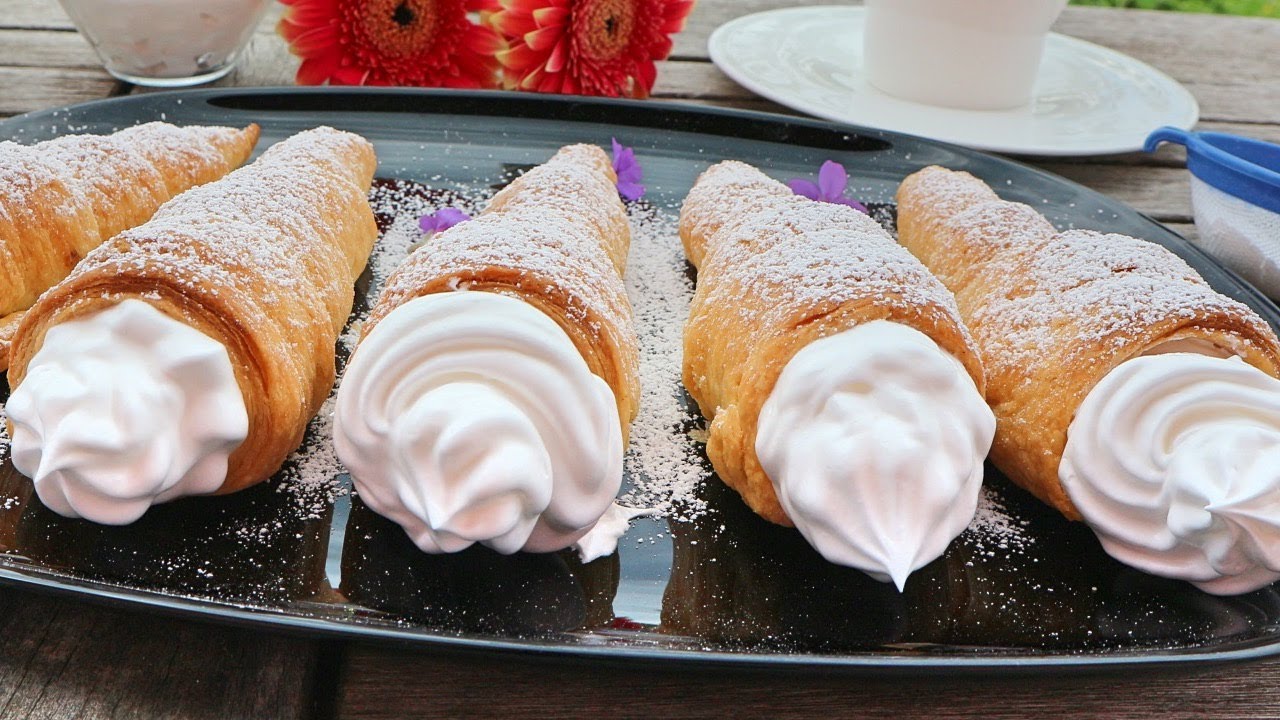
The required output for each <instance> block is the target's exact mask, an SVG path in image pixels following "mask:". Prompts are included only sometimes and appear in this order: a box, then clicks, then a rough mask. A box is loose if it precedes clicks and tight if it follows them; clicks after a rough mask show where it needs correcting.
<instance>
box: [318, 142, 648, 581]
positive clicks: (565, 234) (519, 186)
mask: <svg viewBox="0 0 1280 720" xmlns="http://www.w3.org/2000/svg"><path fill="white" fill-rule="evenodd" d="M614 183H615V176H614V172H613V168H612V167H611V164H610V162H609V159H608V157H607V156H606V155H605V154H604V152H603V151H601V150H600V148H598V147H595V146H590V145H572V146H569V147H565V148H563V149H561V150H560V151H559V152H558V153H556V155H555V156H554V157H552V158H551V159H550V160H549V161H547V162H546V163H544V164H543V165H540V166H538V167H536V168H533V169H532V170H530V171H529V172H527V173H525V174H524V175H522V176H521V177H520V178H518V179H517V180H516V181H515V182H513V183H511V184H510V185H509V186H507V187H506V188H504V189H503V190H502V191H500V192H499V193H497V195H495V196H494V197H493V199H492V200H491V201H490V203H489V205H488V207H487V209H486V210H485V211H484V212H483V213H481V214H480V215H479V216H477V217H476V218H475V219H474V220H470V221H468V222H464V223H462V224H460V225H455V226H454V227H452V228H450V229H448V230H445V231H443V232H441V233H438V234H436V235H435V236H433V237H431V238H429V239H428V240H427V241H426V242H425V243H424V244H423V246H422V247H421V248H420V249H418V250H417V251H415V252H414V253H413V254H412V255H410V256H409V257H408V259H407V260H405V262H404V263H403V264H402V265H401V266H400V267H399V268H398V269H397V270H396V272H395V273H394V274H393V275H392V276H391V277H390V278H389V279H388V280H387V284H386V289H385V290H384V291H383V293H382V296H381V297H380V298H379V300H378V303H377V305H376V306H375V307H374V308H373V311H372V312H371V314H370V317H369V320H368V321H367V322H366V323H365V325H364V331H363V337H362V338H361V341H360V345H359V347H357V348H356V351H355V353H354V354H353V356H352V359H351V363H350V364H349V365H348V367H347V369H346V371H345V373H344V376H343V382H342V387H341V388H340V389H339V392H338V401H337V408H336V412H335V413H334V419H335V427H334V442H335V447H336V449H337V451H338V456H339V458H341V459H342V461H343V463H344V464H345V465H346V466H347V468H348V469H349V470H350V471H351V476H352V479H353V480H354V482H355V486H356V489H357V490H358V492H359V493H360V498H361V500H363V501H364V503H365V504H366V505H368V506H369V507H370V508H372V509H373V510H374V511H376V512H378V513H379V514H381V515H383V516H385V517H387V518H389V519H391V520H393V521H395V522H397V523H398V524H399V525H400V526H401V527H403V528H404V530H405V531H406V532H407V533H408V534H409V536H410V538H411V539H412V540H413V541H414V543H415V544H416V545H417V546H418V547H419V548H420V549H422V550H423V551H426V552H431V553H440V552H456V551H459V550H462V549H464V548H466V547H468V546H470V545H472V544H473V543H481V544H484V545H487V546H489V547H491V548H493V549H495V550H497V551H499V552H502V553H513V552H516V551H518V550H524V551H530V552H550V551H554V550H560V549H563V548H565V547H568V546H570V545H573V544H575V543H580V541H583V537H584V536H585V535H586V534H587V533H589V532H590V531H591V530H592V529H593V528H594V527H596V525H597V524H598V523H599V524H601V526H602V527H603V528H604V530H602V534H596V535H594V536H593V537H594V538H595V539H596V540H593V541H592V542H590V543H587V544H585V545H582V544H580V552H581V553H582V554H583V555H584V560H589V559H590V558H591V557H592V556H595V555H604V554H609V553H610V552H612V544H613V543H614V542H616V538H617V535H619V534H621V531H622V530H623V529H625V527H626V518H625V517H624V516H622V515H620V514H619V512H620V511H619V510H617V509H616V508H613V507H612V503H613V500H614V497H615V495H616V494H617V492H618V489H619V486H620V484H621V482H622V458H623V452H624V448H625V447H626V437H627V429H628V425H629V424H630V422H631V420H632V418H634V417H635V413H636V408H637V404H638V400H639V391H640V387H639V377H638V350H637V341H636V335H635V330H634V329H633V327H632V320H631V305H630V303H629V301H628V299H627V294H626V288H625V286H624V285H623V281H622V273H623V270H624V267H625V262H626V258H627V249H628V246H629V244H630V240H631V235H630V227H629V225H628V222H627V216H626V211H625V209H624V208H623V205H622V202H621V201H620V200H619V198H618V191H617V189H616V188H615V185H614ZM602 516H607V518H608V520H607V521H606V522H603V523H601V522H600V521H601V518H602ZM609 528H612V530H610V529H609ZM597 541H598V542H597ZM593 548H594V549H593Z"/></svg>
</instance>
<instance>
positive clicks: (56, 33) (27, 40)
mask: <svg viewBox="0 0 1280 720" xmlns="http://www.w3.org/2000/svg"><path fill="white" fill-rule="evenodd" d="M0 65H8V66H12V67H36V68H55V67H58V68H101V67H102V62H101V61H99V60H98V55H97V53H95V52H94V51H93V48H92V47H90V46H89V43H88V42H87V41H86V40H85V39H84V37H83V36H82V35H80V33H71V32H64V31H61V30H5V29H0Z"/></svg>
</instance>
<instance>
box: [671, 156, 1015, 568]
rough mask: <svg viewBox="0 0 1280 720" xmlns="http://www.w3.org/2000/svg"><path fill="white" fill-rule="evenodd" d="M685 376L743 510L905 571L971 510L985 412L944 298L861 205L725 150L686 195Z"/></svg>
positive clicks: (826, 546)
mask: <svg viewBox="0 0 1280 720" xmlns="http://www.w3.org/2000/svg"><path fill="white" fill-rule="evenodd" d="M680 234H681V237H682V239H683V241H684V246H685V250H686V254H687V255H688V257H689V259H690V261H691V262H693V263H694V264H695V265H696V266H697V268H698V282H697V290H696V292H695V294H694V298H693V305H692V308H691V311H690V315H689V321H688V324H687V325H686V326H685V343H684V383H685V387H686V388H687V389H688V391H689V394H690V395H692V396H693V398H694V400H696V401H697V403H698V407H699V408H701V410H702V413H703V415H705V416H706V417H707V419H708V420H709V421H710V426H709V433H708V440H707V455H708V456H709V457H710V459H711V462H712V465H714V467H715V470H716V472H717V474H719V476H720V478H721V479H723V480H724V482H725V483H726V484H728V485H729V486H730V487H732V488H734V489H735V490H737V491H738V492H739V493H740V494H741V495H742V497H743V499H744V500H745V501H746V503H747V505H749V506H750V507H751V508H752V509H753V510H755V511H756V512H757V513H758V514H760V515H761V516H762V517H764V518H765V519H767V520H770V521H772V522H775V523H779V524H783V525H793V524H794V525H795V526H797V527H798V528H799V529H800V531H801V532H802V533H803V534H804V535H805V537H806V538H807V539H808V540H809V541H810V543H811V544H812V545H814V547H815V548H817V549H818V550H819V551H820V552H822V553H823V555H824V556H826V557H827V558H828V559H829V560H831V561H833V562H837V563H840V564H844V565H851V566H854V567H858V568H860V569H863V570H865V571H867V572H868V573H871V574H872V575H873V576H875V577H878V578H880V579H888V578H890V577H892V578H893V579H894V580H895V581H897V582H898V583H899V585H901V582H902V581H904V580H905V578H906V575H907V573H909V572H910V571H911V570H913V569H915V568H918V567H920V566H921V565H922V564H924V563H925V562H928V561H929V560H932V559H933V558H935V557H937V555H939V554H941V552H942V551H943V550H944V549H945V548H946V545H947V543H948V542H950V540H951V539H952V538H954V537H955V535H956V534H958V533H959V532H961V531H962V530H963V529H964V527H965V526H966V525H967V524H968V523H969V521H970V519H972V517H973V512H974V508H975V506H976V503H977V497H978V490H979V488H980V486H981V481H982V460H983V457H984V456H985V454H986V450H987V447H988V446H989V444H990V435H991V432H992V431H993V430H994V421H993V420H992V419H991V417H990V412H989V410H988V409H987V408H986V406H985V405H984V404H983V402H982V395H981V389H982V387H983V371H982V365H981V362H980V361H979V359H978V356H977V353H976V351H975V349H974V347H973V345H972V341H971V339H970V337H969V333H968V331H967V330H966V329H965V327H964V325H963V323H962V322H961V321H960V318H959V314H958V312H957V310H956V307H955V301H954V300H953V299H952V298H951V296H950V294H949V293H948V292H947V291H946V289H945V288H943V286H942V284H941V283H940V282H938V280H937V279H936V278H934V277H933V276H932V275H930V274H929V272H928V271H927V270H926V269H925V268H924V266H923V265H921V264H920V262H919V261H918V260H916V259H915V258H913V257H912V256H911V255H910V253H907V252H905V251H904V250H903V249H902V248H901V247H899V246H898V245H897V244H896V243H894V242H893V240H892V238H890V237H889V235H888V233H886V232H885V231H884V230H883V229H882V228H881V227H880V226H879V224H877V223H876V222H875V221H874V220H872V219H871V218H869V217H868V216H867V215H865V214H863V213H861V212H859V211H857V210H854V209H852V208H849V207H845V206H842V205H836V204H832V203H825V202H818V201H813V200H808V199H806V198H803V197H799V196H797V195H794V194H793V193H792V192H791V191H790V190H789V189H788V188H787V187H786V186H784V185H782V184H781V183H779V182H777V181H775V180H772V179H770V178H769V177H767V176H765V175H764V174H763V173H761V172H760V171H759V170H756V169H755V168H753V167H751V166H749V165H746V164H743V163H740V162H734V161H728V162H723V163H720V164H718V165H715V166H713V167H711V168H710V169H708V170H707V171H706V172H704V173H703V174H702V176H701V177H700V178H699V179H698V181H697V184H695V185H694V187H693V190H692V191H691V192H690V193H689V195H688V197H687V198H686V199H685V202H684V207H683V209H682V211H681V217H680Z"/></svg>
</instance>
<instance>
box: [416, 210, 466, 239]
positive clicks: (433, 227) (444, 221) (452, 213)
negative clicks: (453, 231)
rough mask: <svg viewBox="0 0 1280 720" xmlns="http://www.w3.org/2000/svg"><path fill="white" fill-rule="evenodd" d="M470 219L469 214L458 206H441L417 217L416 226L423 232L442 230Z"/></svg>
mask: <svg viewBox="0 0 1280 720" xmlns="http://www.w3.org/2000/svg"><path fill="white" fill-rule="evenodd" d="M470 219H471V216H470V215H468V214H466V213H464V212H462V211H461V210H459V209H458V208H454V207H443V208H440V209H439V210H436V211H435V212H433V213H431V214H430V215H423V216H422V217H420V218H418V227H419V228H420V229H421V230H422V232H424V233H435V232H444V231H445V230H448V229H449V228H451V227H453V226H454V225H457V224H459V223H464V222H466V221H468V220H470Z"/></svg>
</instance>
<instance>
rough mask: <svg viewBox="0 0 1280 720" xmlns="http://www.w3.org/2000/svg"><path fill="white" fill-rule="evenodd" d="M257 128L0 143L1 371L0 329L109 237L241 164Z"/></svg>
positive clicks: (171, 129) (156, 127)
mask: <svg viewBox="0 0 1280 720" xmlns="http://www.w3.org/2000/svg"><path fill="white" fill-rule="evenodd" d="M257 140H258V126H257V125H250V126H249V127H247V128H245V129H243V130H236V129H234V128H225V127H198V126H195V127H175V126H173V125H168V124H166V123H160V122H153V123H148V124H146V125H139V126H136V127H131V128H128V129H126V130H121V131H119V132H117V133H114V134H111V135H66V136H63V137H60V138H57V139H54V140H48V141H45V142H42V143H37V144H35V145H19V144H16V143H10V142H5V143H0V264H3V266H4V267H5V270H6V272H7V276H6V277H7V281H6V282H5V283H4V284H3V285H0V370H3V369H4V368H5V367H6V366H7V364H8V340H9V335H8V334H6V332H5V330H4V328H5V327H6V326H10V325H12V324H13V323H14V322H15V321H16V319H15V318H11V317H9V316H10V315H11V314H12V313H16V312H21V311H23V310H25V309H26V308H28V307H30V306H31V304H32V303H34V302H35V300H36V298H37V297H39V295H40V293H42V292H44V291H45V290H47V289H49V288H50V287H52V286H53V285H54V284H55V283H57V282H58V281H59V280H61V279H62V278H64V277H66V275H67V273H68V272H70V271H71V268H73V267H75V264H76V263H77V262H79V261H80V258H82V257H84V255H85V254H86V253H88V252H89V251H90V250H92V249H93V248H95V247H97V246H98V245H99V244H101V243H102V242H103V241H104V240H106V239H107V238H110V237H112V236H113V235H115V234H116V233H118V232H120V231H122V230H125V229H127V228H131V227H134V226H135V225H139V224H141V223H143V222H145V221H146V220H147V219H148V218H150V217H151V215H152V214H153V213H154V212H155V211H156V209H157V208H159V207H160V206H161V205H162V204H164V203H165V202H166V201H167V200H169V199H170V198H172V197H173V196H175V195H177V194H179V193H181V192H183V191H184V190H187V189H188V188H191V187H194V186H196V185H201V184H203V183H207V182H210V181H212V180H216V179H218V178H220V177H222V176H223V175H226V174H227V173H228V172H230V171H231V170H232V169H234V168H235V167H237V166H239V165H240V164H241V163H243V162H244V161H245V160H246V159H247V158H248V157H249V153H250V151H252V150H253V146H254V144H255V143H256V142H257Z"/></svg>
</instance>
